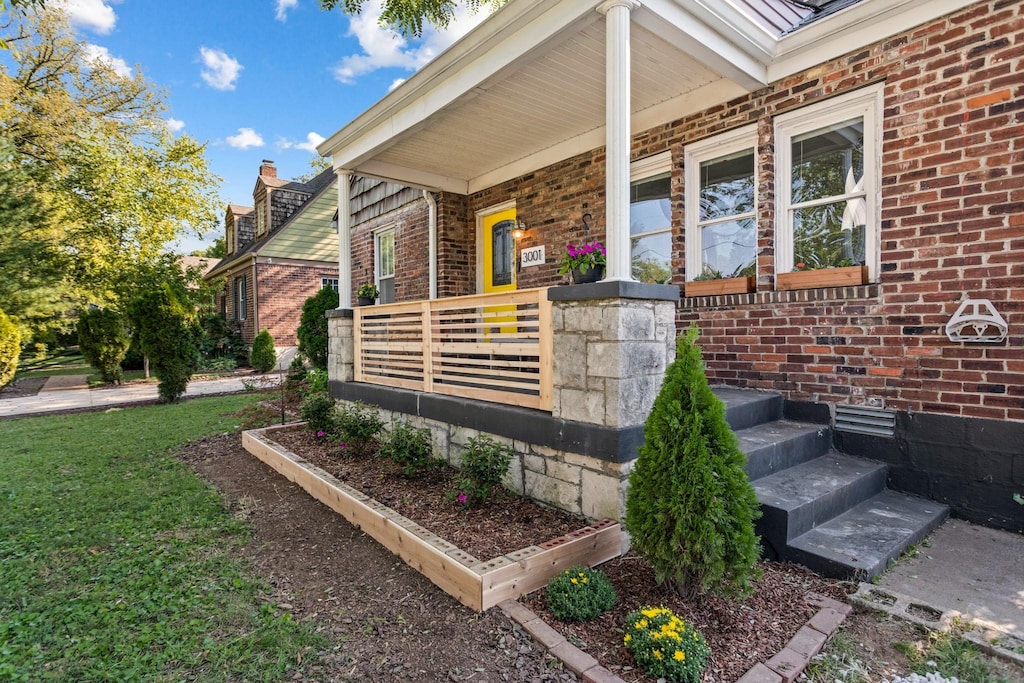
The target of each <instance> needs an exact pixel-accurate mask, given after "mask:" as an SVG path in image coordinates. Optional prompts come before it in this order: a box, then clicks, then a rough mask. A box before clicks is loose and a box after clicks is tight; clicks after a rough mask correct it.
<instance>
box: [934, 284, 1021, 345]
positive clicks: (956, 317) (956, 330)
mask: <svg viewBox="0 0 1024 683" xmlns="http://www.w3.org/2000/svg"><path fill="white" fill-rule="evenodd" d="M965 296H966V295H965ZM1008 330H1009V325H1007V324H1006V320H1005V319H1004V318H1003V316H1001V315H999V312H998V311H996V309H995V306H993V305H992V302H991V301H989V300H988V299H964V301H963V303H961V304H960V308H958V309H956V313H954V314H953V317H952V318H950V319H949V322H948V323H946V336H947V337H949V340H950V341H955V342H985V343H989V344H995V343H998V342H1001V341H1003V340H1004V339H1006V333H1007V331H1008Z"/></svg>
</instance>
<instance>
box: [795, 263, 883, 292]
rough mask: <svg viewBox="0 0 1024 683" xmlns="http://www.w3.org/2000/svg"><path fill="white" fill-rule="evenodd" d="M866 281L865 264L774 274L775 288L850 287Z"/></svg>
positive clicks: (866, 269) (866, 268)
mask: <svg viewBox="0 0 1024 683" xmlns="http://www.w3.org/2000/svg"><path fill="white" fill-rule="evenodd" d="M867 281H868V267H867V266H846V267H844V268H820V269H818V270H799V271H797V272H795V273H779V274H777V275H776V276H775V289H814V288H816V287H852V286H855V285H863V284H866V283H867Z"/></svg>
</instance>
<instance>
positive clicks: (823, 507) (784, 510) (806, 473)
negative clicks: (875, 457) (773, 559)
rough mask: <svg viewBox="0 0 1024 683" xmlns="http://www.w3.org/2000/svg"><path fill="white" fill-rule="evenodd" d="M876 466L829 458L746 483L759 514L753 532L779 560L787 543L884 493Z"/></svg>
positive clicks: (882, 473)
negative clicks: (759, 506)
mask: <svg viewBox="0 0 1024 683" xmlns="http://www.w3.org/2000/svg"><path fill="white" fill-rule="evenodd" d="M885 477H886V467H885V465H883V464H881V463H876V462H871V461H869V460H863V459H861V458H854V457H850V456H848V455H843V454H841V453H829V454H827V455H823V456H821V457H819V458H815V459H814V460H810V461H808V462H804V463H801V464H799V465H794V466H793V467H789V468H787V469H785V470H782V471H781V472H776V473H775V474H772V475H769V476H767V477H762V478H760V479H758V480H757V481H754V482H752V485H753V487H754V491H755V492H756V493H757V499H758V500H759V501H760V502H761V510H762V512H763V513H764V514H763V516H762V517H761V519H759V520H758V521H757V531H758V533H759V534H761V537H762V538H763V539H764V540H765V542H766V543H767V545H768V546H769V548H768V550H769V551H771V550H774V551H775V553H776V554H778V555H779V556H780V557H781V556H782V555H783V553H784V548H785V547H786V545H787V544H788V542H789V541H790V539H793V538H796V537H797V536H800V535H801V534H803V533H806V532H807V531H810V530H811V529H813V528H814V527H816V526H818V525H819V524H822V523H824V522H826V521H828V520H830V519H832V518H833V517H836V516H838V515H840V514H842V513H843V512H845V511H846V510H849V509H850V508H851V507H853V506H854V505H857V504H858V503H860V502H861V501H864V500H866V499H868V498H870V497H871V496H873V495H875V494H876V493H879V492H880V491H882V490H883V489H884V488H885Z"/></svg>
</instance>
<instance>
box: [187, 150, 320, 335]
mask: <svg viewBox="0 0 1024 683" xmlns="http://www.w3.org/2000/svg"><path fill="white" fill-rule="evenodd" d="M335 187H336V182H335V176H334V173H333V172H332V171H324V172H323V173H321V174H319V175H318V176H316V177H315V178H313V179H312V180H310V181H309V182H308V183H300V182H296V181H288V180H283V179H281V178H278V177H277V169H276V168H275V167H274V162H272V161H268V160H264V161H263V164H262V165H261V166H260V173H259V177H258V178H257V180H256V187H255V188H254V190H253V203H254V205H255V206H254V207H248V206H238V205H235V204H230V205H228V207H227V210H226V211H225V213H224V231H225V232H224V244H225V247H226V255H225V257H224V259H222V260H221V261H220V263H218V264H217V266H216V267H215V268H213V269H211V270H210V271H209V272H207V273H206V275H205V276H204V277H203V279H204V280H206V281H207V282H211V281H215V280H218V279H223V280H224V287H223V289H222V290H221V292H220V293H219V294H218V295H217V302H216V305H217V306H218V310H219V311H220V313H221V315H223V316H224V317H225V318H226V319H227V320H228V321H231V322H233V323H234V324H236V325H237V326H238V328H239V329H240V330H241V333H242V339H243V340H244V341H245V342H246V344H251V343H252V340H253V338H254V337H255V336H256V334H257V332H259V331H260V330H262V329H267V330H269V331H270V334H271V335H272V336H273V338H274V343H275V344H276V345H277V346H294V345H296V344H297V343H298V340H297V339H296V336H295V332H296V330H297V329H298V326H299V318H300V316H301V313H302V304H303V302H305V300H306V299H307V298H309V297H311V296H313V295H314V294H316V293H317V292H318V291H319V290H320V289H321V288H322V287H325V286H330V287H337V282H338V261H337V258H338V236H337V232H336V229H335V225H336V223H335V221H336V218H335V216H334V214H335V212H336V211H337V196H336V191H335V189H334V188H335Z"/></svg>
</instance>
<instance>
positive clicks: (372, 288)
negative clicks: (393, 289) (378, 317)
mask: <svg viewBox="0 0 1024 683" xmlns="http://www.w3.org/2000/svg"><path fill="white" fill-rule="evenodd" d="M378 297H380V290H379V289H377V285H375V284H373V283H372V282H366V283H363V284H362V285H361V286H360V287H359V291H357V292H356V299H357V300H358V301H359V305H360V306H373V305H374V304H375V303H377V298H378Z"/></svg>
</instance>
